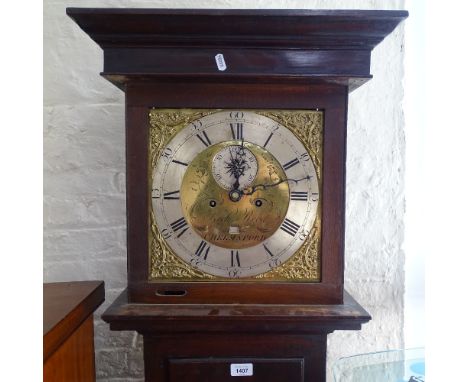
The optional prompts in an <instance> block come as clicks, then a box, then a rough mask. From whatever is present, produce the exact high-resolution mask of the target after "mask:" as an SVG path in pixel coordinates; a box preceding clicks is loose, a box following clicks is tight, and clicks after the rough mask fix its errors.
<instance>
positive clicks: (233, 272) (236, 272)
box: [228, 269, 240, 278]
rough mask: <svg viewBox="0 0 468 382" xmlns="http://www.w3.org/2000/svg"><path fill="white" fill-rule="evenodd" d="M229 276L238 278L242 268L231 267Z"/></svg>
mask: <svg viewBox="0 0 468 382" xmlns="http://www.w3.org/2000/svg"><path fill="white" fill-rule="evenodd" d="M228 274H229V277H233V278H236V277H240V270H239V269H231V270H230V271H229V272H228Z"/></svg>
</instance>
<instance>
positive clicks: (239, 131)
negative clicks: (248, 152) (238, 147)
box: [230, 122, 244, 140]
mask: <svg viewBox="0 0 468 382" xmlns="http://www.w3.org/2000/svg"><path fill="white" fill-rule="evenodd" d="M230 126H231V133H232V139H239V140H242V139H244V124H243V123H241V122H237V123H230Z"/></svg>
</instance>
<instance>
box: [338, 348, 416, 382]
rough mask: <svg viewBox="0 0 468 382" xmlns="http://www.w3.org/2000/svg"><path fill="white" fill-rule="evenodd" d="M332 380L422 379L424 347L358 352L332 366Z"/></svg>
mask: <svg viewBox="0 0 468 382" xmlns="http://www.w3.org/2000/svg"><path fill="white" fill-rule="evenodd" d="M333 377H334V379H333V380H334V381H335V382H376V381H378V382H424V381H425V356H424V348H416V349H405V350H390V351H382V352H376V353H369V354H359V355H355V356H352V357H345V358H341V359H339V360H338V361H337V362H336V363H335V365H334V366H333Z"/></svg>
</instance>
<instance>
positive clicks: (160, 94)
mask: <svg viewBox="0 0 468 382" xmlns="http://www.w3.org/2000/svg"><path fill="white" fill-rule="evenodd" d="M200 89H203V93H202V94H200ZM285 93H286V94H287V97H286V98H287V101H285ZM245 94H249V97H246V96H245ZM126 95H127V98H126V100H127V102H126V116H127V120H126V125H127V230H128V240H127V242H128V275H129V283H128V290H129V296H130V297H129V298H130V300H132V301H140V302H158V303H166V302H167V303H183V302H185V301H187V302H190V303H204V302H205V303H206V302H211V303H222V302H227V301H230V302H234V303H286V302H289V303H311V302H315V303H336V304H339V303H341V302H342V298H343V253H344V210H345V205H344V203H345V200H344V195H345V192H344V191H345V163H346V161H345V157H346V152H345V150H346V105H347V89H346V87H343V86H337V85H331V84H321V85H316V84H315V85H314V84H296V85H294V86H291V85H285V84H249V83H236V84H235V86H234V84H233V83H227V82H224V83H219V82H218V83H216V84H213V83H204V82H190V83H185V84H180V83H172V82H158V83H154V82H153V83H151V84H147V83H131V84H128V85H127V89H126ZM150 107H159V108H179V107H180V108H183V107H188V108H223V109H224V108H226V109H232V108H239V109H278V108H281V109H316V108H318V109H321V110H324V116H325V117H324V149H323V155H324V158H323V183H322V195H323V199H322V207H323V216H322V232H323V235H322V241H321V245H322V254H323V256H322V257H321V269H322V271H321V282H318V283H288V282H256V283H255V287H254V288H252V282H242V281H239V282H233V281H229V282H216V287H213V283H212V282H199V281H198V282H169V281H168V282H158V281H154V282H149V281H148V277H149V275H148V269H149V267H148V253H149V250H148V241H147V240H141V238H142V237H143V238H144V237H146V236H147V235H148V224H149V220H148V201H149V195H148V193H147V188H145V187H142V186H141V185H145V184H147V182H148V167H147V166H148V158H147V150H145V148H146V147H148V136H149V135H148V130H149V120H148V111H149V108H150ZM161 290H175V291H186V294H185V295H184V296H183V297H180V296H156V293H155V292H156V291H161Z"/></svg>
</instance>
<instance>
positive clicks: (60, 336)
mask: <svg viewBox="0 0 468 382" xmlns="http://www.w3.org/2000/svg"><path fill="white" fill-rule="evenodd" d="M43 298H44V302H43V305H44V320H43V327H44V337H43V360H44V370H43V374H44V381H45V382H59V381H60V382H61V381H63V382H75V381H76V382H88V381H94V380H95V379H96V378H95V369H94V327H93V312H94V311H95V310H96V308H97V307H98V306H99V305H101V303H102V302H103V301H104V282H103V281H78V282H63V283H48V284H44V297H43Z"/></svg>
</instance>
